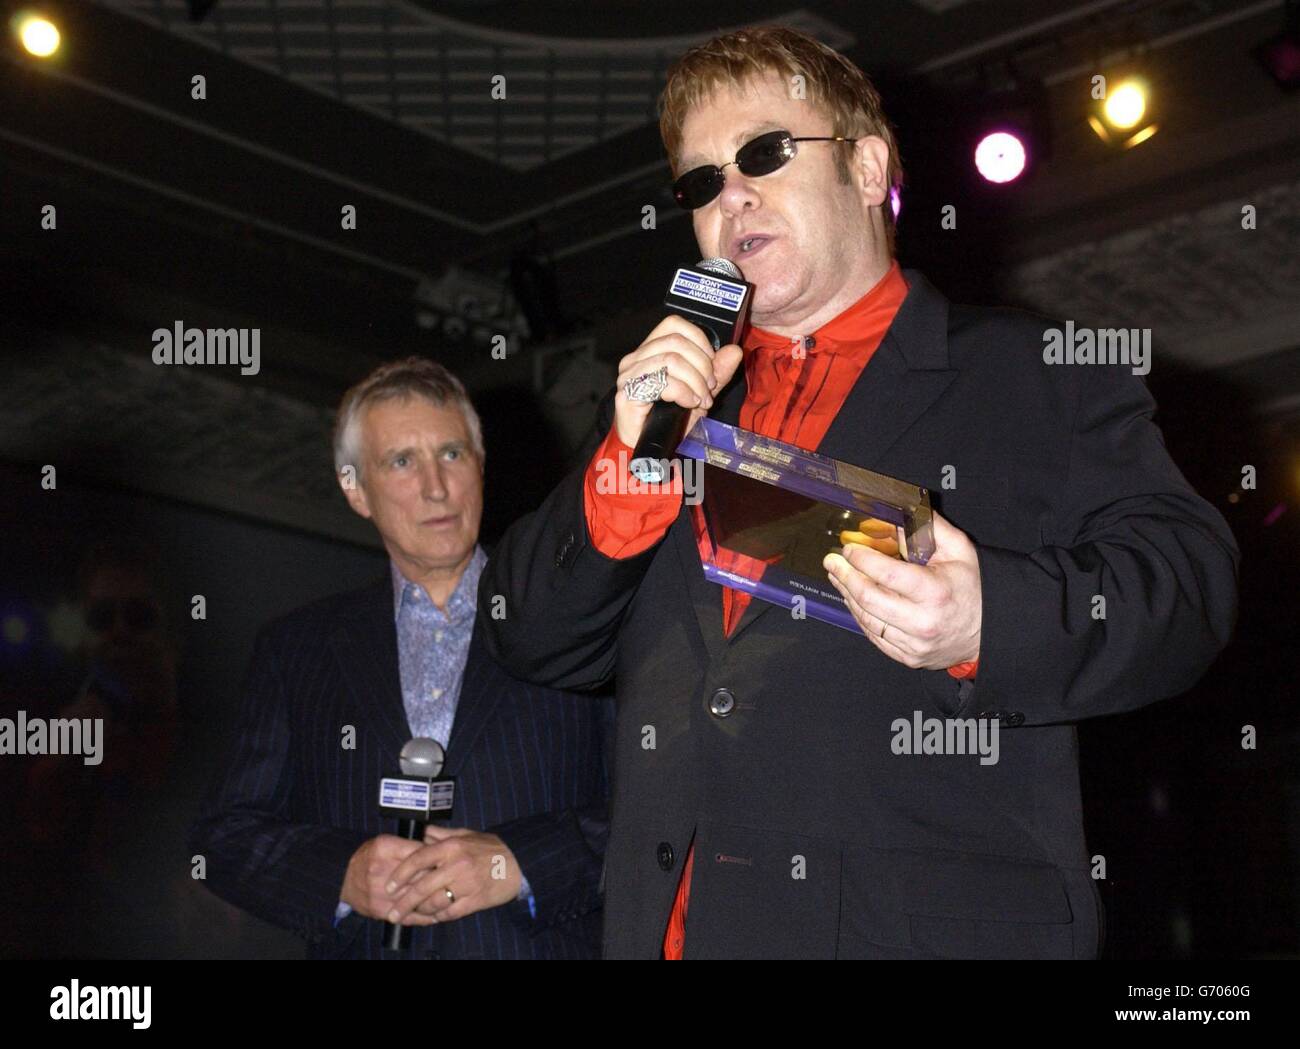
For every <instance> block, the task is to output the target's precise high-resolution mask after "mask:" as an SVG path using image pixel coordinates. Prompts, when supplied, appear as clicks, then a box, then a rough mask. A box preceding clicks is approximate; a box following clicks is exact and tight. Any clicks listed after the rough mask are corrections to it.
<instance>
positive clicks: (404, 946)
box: [384, 820, 428, 951]
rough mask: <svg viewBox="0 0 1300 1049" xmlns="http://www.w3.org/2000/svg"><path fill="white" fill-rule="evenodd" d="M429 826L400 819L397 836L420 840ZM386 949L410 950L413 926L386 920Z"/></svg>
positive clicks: (416, 821)
mask: <svg viewBox="0 0 1300 1049" xmlns="http://www.w3.org/2000/svg"><path fill="white" fill-rule="evenodd" d="M426 826H428V824H426V823H422V822H420V821H419V820H398V821H397V836H398V837H399V838H405V839H406V840H407V841H419V840H420V839H421V838H423V837H424V828H425V827H426ZM384 949H385V950H389V951H408V950H410V949H411V926H409V925H393V924H392V923H391V922H384Z"/></svg>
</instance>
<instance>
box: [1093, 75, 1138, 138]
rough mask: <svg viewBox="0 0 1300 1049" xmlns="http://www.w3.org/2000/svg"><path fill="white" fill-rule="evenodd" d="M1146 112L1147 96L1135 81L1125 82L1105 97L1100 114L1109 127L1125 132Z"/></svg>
mask: <svg viewBox="0 0 1300 1049" xmlns="http://www.w3.org/2000/svg"><path fill="white" fill-rule="evenodd" d="M1146 110H1147V95H1146V92H1145V91H1143V90H1142V85H1141V84H1139V83H1138V82H1137V81H1136V80H1126V81H1124V83H1122V84H1120V85H1119V87H1117V88H1115V89H1114V90H1113V91H1111V92H1110V93H1109V94H1108V95H1107V96H1106V101H1105V103H1103V105H1102V112H1103V113H1105V115H1106V120H1107V121H1108V122H1109V123H1110V126H1111V127H1115V128H1119V129H1120V130H1121V131H1127V130H1128V129H1129V128H1131V127H1135V126H1136V125H1137V122H1138V121H1139V120H1141V119H1142V114H1144V113H1145V112H1146Z"/></svg>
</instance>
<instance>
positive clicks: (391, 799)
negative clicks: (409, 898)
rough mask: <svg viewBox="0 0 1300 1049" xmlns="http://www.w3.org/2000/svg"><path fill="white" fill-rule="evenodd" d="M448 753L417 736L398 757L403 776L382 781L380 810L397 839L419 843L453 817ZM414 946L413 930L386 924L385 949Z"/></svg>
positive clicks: (433, 743) (452, 788) (439, 745)
mask: <svg viewBox="0 0 1300 1049" xmlns="http://www.w3.org/2000/svg"><path fill="white" fill-rule="evenodd" d="M445 760H446V754H445V752H444V751H443V749H442V744H441V743H439V742H438V741H437V740H436V739H427V738H424V737H417V738H416V739H412V740H410V741H408V742H407V744H406V745H405V746H404V747H402V753H401V755H400V756H399V758H398V761H399V763H400V764H401V766H402V775H401V776H385V777H384V778H383V779H381V780H380V781H379V811H380V814H381V815H383V816H386V817H389V818H392V817H396V819H397V836H398V837H400V838H405V839H406V840H407V841H419V840H420V839H421V838H423V837H424V828H425V827H427V826H428V825H429V824H430V823H432V822H433V821H434V820H437V819H446V818H448V817H449V816H450V815H451V806H452V802H453V800H454V798H455V792H456V781H455V780H453V779H450V778H444V779H439V778H438V774H439V773H440V772H442V766H443V764H444V762H445ZM410 946H411V927H410V926H409V925H393V924H391V923H390V922H384V947H385V948H386V949H387V950H390V951H405V950H407V949H409V948H410Z"/></svg>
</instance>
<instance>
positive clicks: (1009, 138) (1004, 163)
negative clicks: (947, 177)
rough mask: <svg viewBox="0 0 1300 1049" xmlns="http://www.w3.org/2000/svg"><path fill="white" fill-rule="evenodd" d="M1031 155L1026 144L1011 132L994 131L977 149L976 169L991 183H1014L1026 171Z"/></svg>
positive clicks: (985, 137) (983, 139)
mask: <svg viewBox="0 0 1300 1049" xmlns="http://www.w3.org/2000/svg"><path fill="white" fill-rule="evenodd" d="M1028 161H1029V153H1028V152H1027V151H1026V149H1025V144H1024V143H1023V142H1022V141H1021V140H1020V139H1019V137H1017V136H1016V135H1015V134H1013V133H1012V132H1010V131H994V132H991V133H989V134H987V135H985V136H984V137H983V138H982V139H980V142H979V145H977V146H976V147H975V167H976V169H977V170H978V171H979V173H980V174H981V175H983V176H984V178H985V179H987V180H988V181H989V182H996V183H998V184H999V185H1000V184H1002V183H1004V182H1013V181H1014V180H1015V179H1018V178H1019V177H1020V176H1021V175H1022V174H1023V173H1024V170H1025V165H1026V164H1027V163H1028Z"/></svg>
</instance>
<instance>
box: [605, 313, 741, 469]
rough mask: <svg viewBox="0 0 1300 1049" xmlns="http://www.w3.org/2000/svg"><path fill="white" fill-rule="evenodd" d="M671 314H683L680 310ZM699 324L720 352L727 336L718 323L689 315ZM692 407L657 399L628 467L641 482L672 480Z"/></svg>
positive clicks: (647, 417)
mask: <svg viewBox="0 0 1300 1049" xmlns="http://www.w3.org/2000/svg"><path fill="white" fill-rule="evenodd" d="M669 312H671V313H676V314H677V315H678V316H681V315H682V311H680V310H670V311H669ZM686 319H687V320H689V321H690V322H691V323H693V324H697V325H699V327H700V329H701V330H702V331H703V332H704V334H705V335H707V336H708V337H709V342H711V343H713V349H714V351H715V352H716V351H717V350H718V348H719V347H721V346H722V342H723V335H724V334H727V333H724V332H719V331H718V330H717V327H716V322H715V321H714V320H713V319H712V318H710V317H700V316H690V317H687V318H686ZM690 419H691V410H690V409H689V408H684V407H682V405H680V404H674V403H673V402H672V401H655V403H654V404H653V405H652V406H651V408H650V414H649V415H647V416H646V420H645V425H644V426H642V427H641V436H640V437H639V438H637V442H636V448H634V449H633V450H632V461H631V462H630V463H628V469H629V470H630V471H631V472H632V475H633V476H634V477H635V478H636V479H637V480H639V481H644V482H646V483H647V484H655V483H658V482H660V481H667V480H669V479H670V478H669V473H670V471H669V466H668V464H669V463H670V462H672V461H673V459H675V458H676V456H677V446H678V445H679V444H681V443H682V438H683V437H685V436H686V424H687V423H688V422H690Z"/></svg>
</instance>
